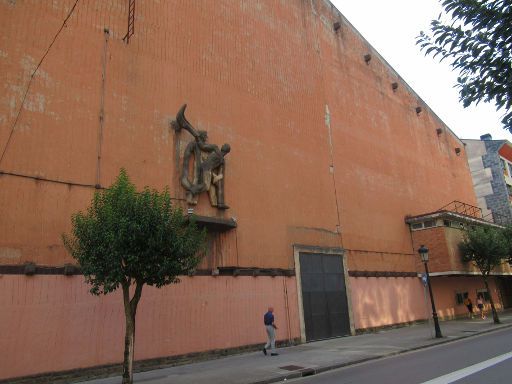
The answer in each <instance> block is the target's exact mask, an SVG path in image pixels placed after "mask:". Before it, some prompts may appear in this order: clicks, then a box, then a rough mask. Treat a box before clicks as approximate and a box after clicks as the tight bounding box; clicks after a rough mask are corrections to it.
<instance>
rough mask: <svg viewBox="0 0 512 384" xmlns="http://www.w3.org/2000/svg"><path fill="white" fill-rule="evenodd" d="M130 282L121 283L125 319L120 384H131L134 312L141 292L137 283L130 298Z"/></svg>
mask: <svg viewBox="0 0 512 384" xmlns="http://www.w3.org/2000/svg"><path fill="white" fill-rule="evenodd" d="M130 285H131V283H130V282H125V283H123V284H122V287H123V301H124V315H125V320H126V328H125V336H124V361H123V381H122V384H133V357H134V352H135V313H136V312H137V304H138V303H139V300H140V296H141V293H142V284H139V283H137V286H136V288H135V294H134V295H133V298H132V299H131V300H130Z"/></svg>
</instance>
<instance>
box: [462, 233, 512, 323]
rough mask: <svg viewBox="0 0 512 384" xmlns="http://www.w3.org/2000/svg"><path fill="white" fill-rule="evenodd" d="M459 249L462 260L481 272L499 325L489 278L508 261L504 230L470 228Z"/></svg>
mask: <svg viewBox="0 0 512 384" xmlns="http://www.w3.org/2000/svg"><path fill="white" fill-rule="evenodd" d="M459 249H460V251H461V254H462V260H463V261H464V262H471V263H473V264H474V265H475V266H476V267H477V268H478V269H479V270H480V273H481V274H482V277H483V280H484V284H485V288H486V289H487V292H488V293H489V297H490V301H491V309H492V314H493V319H494V322H495V323H499V322H500V320H499V318H498V313H497V312H496V308H495V307H494V301H493V299H492V294H491V291H490V290H489V284H488V277H489V274H490V273H491V272H492V271H493V270H494V269H495V268H496V267H498V266H499V265H501V264H502V263H503V262H504V261H506V260H507V258H508V255H509V242H508V240H507V238H506V236H505V233H504V231H503V229H501V228H496V227H490V226H476V227H475V228H469V229H468V230H467V231H466V233H465V234H464V238H463V240H462V242H461V243H460V244H459Z"/></svg>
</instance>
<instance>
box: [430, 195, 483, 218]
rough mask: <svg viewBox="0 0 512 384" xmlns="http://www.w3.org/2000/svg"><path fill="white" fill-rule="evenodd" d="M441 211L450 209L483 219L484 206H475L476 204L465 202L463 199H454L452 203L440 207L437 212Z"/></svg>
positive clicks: (450, 210)
mask: <svg viewBox="0 0 512 384" xmlns="http://www.w3.org/2000/svg"><path fill="white" fill-rule="evenodd" d="M440 211H449V212H455V213H460V214H462V215H466V216H471V217H476V218H477V219H482V218H483V217H482V208H478V207H475V206H474V205H470V204H466V203H463V202H462V201H457V200H454V201H452V202H451V203H450V204H447V205H445V206H444V207H442V208H439V209H438V210H437V212H440Z"/></svg>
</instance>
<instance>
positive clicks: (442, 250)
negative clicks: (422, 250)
mask: <svg viewBox="0 0 512 384" xmlns="http://www.w3.org/2000/svg"><path fill="white" fill-rule="evenodd" d="M463 235H464V232H463V231H462V230H461V229H457V228H450V227H435V228H429V229H424V230H419V231H412V239H413V244H414V249H416V250H417V249H418V248H419V247H420V246H421V245H425V246H427V248H428V249H429V263H428V268H429V271H430V272H450V271H457V272H468V273H474V274H479V273H480V272H479V270H478V268H477V267H476V266H475V265H473V264H472V263H463V262H462V258H461V257H462V255H461V253H460V251H459V243H460V242H461V241H462V239H463ZM415 261H416V268H417V269H416V270H418V271H423V270H424V267H423V265H422V263H421V260H420V257H419V255H418V254H417V253H416V257H415ZM511 271H512V270H511V268H510V265H509V264H508V263H503V264H502V265H501V266H499V267H497V268H496V269H495V270H494V271H493V272H495V273H507V274H510V273H511Z"/></svg>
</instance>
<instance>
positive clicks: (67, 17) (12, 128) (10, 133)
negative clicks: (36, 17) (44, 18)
mask: <svg viewBox="0 0 512 384" xmlns="http://www.w3.org/2000/svg"><path fill="white" fill-rule="evenodd" d="M79 1H80V0H76V1H75V3H74V4H73V6H72V7H71V9H70V10H69V13H68V15H67V16H66V18H65V19H64V21H63V23H62V25H61V26H60V28H59V30H58V31H57V33H56V34H55V36H54V37H53V40H52V42H51V43H50V45H49V46H48V48H47V49H46V52H45V53H44V55H43V57H41V60H39V63H38V64H37V66H36V68H35V69H34V71H33V72H32V74H31V75H30V79H29V81H28V84H27V89H26V90H25V92H24V94H23V98H22V99H21V104H20V107H19V108H18V112H17V113H16V117H15V119H14V122H13V124H12V127H11V131H10V132H9V137H8V138H7V142H6V143H5V146H4V148H3V150H2V155H1V156H0V165H1V164H2V161H3V159H4V156H5V153H6V151H7V148H8V147H9V144H10V142H11V139H12V136H13V133H14V129H15V128H16V125H17V124H18V120H19V118H20V115H21V111H22V110H23V105H25V100H26V99H27V95H28V92H29V90H30V86H31V85H32V80H33V79H34V76H35V75H36V73H37V71H38V70H39V67H40V66H41V64H43V61H44V59H45V58H46V56H47V55H48V53H49V52H50V49H51V48H52V46H53V44H54V43H55V41H56V40H57V37H59V35H60V33H61V32H62V30H63V29H64V27H65V26H66V23H67V21H68V20H69V18H70V17H71V15H73V12H74V11H75V8H76V6H77V4H78V2H79Z"/></svg>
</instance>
